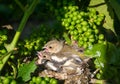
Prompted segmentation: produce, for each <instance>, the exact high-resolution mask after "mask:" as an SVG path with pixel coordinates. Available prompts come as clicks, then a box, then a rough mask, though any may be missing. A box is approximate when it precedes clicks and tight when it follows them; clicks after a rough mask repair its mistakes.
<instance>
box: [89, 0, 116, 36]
mask: <svg viewBox="0 0 120 84" xmlns="http://www.w3.org/2000/svg"><path fill="white" fill-rule="evenodd" d="M89 7H94V8H95V9H96V10H97V11H98V12H99V13H103V14H104V15H105V22H104V24H103V27H104V28H106V29H110V30H112V31H113V32H114V33H115V30H114V21H113V20H114V13H113V10H112V7H111V6H110V4H109V3H106V2H105V0H91V1H90V4H89ZM115 34H116V33H115Z"/></svg>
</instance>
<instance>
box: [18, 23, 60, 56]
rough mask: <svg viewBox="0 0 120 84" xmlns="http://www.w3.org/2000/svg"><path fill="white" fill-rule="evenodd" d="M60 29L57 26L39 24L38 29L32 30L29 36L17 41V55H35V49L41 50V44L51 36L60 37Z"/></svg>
mask: <svg viewBox="0 0 120 84" xmlns="http://www.w3.org/2000/svg"><path fill="white" fill-rule="evenodd" d="M61 33H62V29H61V28H59V27H56V25H55V27H52V28H51V27H50V26H49V27H48V26H46V25H44V24H41V25H40V26H39V28H38V29H36V30H35V31H33V32H32V33H31V35H30V37H28V38H26V39H24V40H23V41H20V42H19V43H18V48H19V55H22V56H27V55H35V53H36V51H38V50H41V49H42V47H43V45H44V44H45V43H46V42H47V41H49V40H51V39H52V38H57V39H58V38H60V37H62V34H61Z"/></svg>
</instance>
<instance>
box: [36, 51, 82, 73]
mask: <svg viewBox="0 0 120 84" xmlns="http://www.w3.org/2000/svg"><path fill="white" fill-rule="evenodd" d="M58 55H64V54H57V55H56V54H50V53H47V52H44V51H41V52H38V57H39V59H38V63H40V62H41V63H40V64H43V65H44V66H45V67H46V68H47V69H51V70H53V71H57V72H62V73H67V74H73V73H74V74H76V73H77V74H78V73H79V74H80V73H81V71H80V67H79V65H80V64H81V62H82V60H81V58H80V57H79V56H73V55H71V54H70V53H67V55H69V56H65V55H66V54H65V55H64V56H58ZM39 61H40V62H39Z"/></svg>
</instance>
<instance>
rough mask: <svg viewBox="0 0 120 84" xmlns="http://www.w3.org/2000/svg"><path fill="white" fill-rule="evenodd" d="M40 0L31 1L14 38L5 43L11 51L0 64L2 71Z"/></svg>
mask: <svg viewBox="0 0 120 84" xmlns="http://www.w3.org/2000/svg"><path fill="white" fill-rule="evenodd" d="M38 2H39V0H33V2H32V3H31V5H30V6H29V8H28V9H27V10H26V11H25V12H24V15H23V18H22V20H21V22H20V25H19V27H18V29H17V31H16V33H15V36H14V38H13V40H12V42H11V43H10V44H8V45H5V47H6V49H7V51H8V52H10V53H9V54H7V55H6V56H5V57H4V58H3V59H2V63H1V64H0V71H1V70H2V69H3V67H4V65H5V63H6V62H7V60H8V59H9V57H10V55H11V54H12V52H11V51H14V48H15V46H16V44H17V42H18V40H19V37H20V35H21V33H22V31H23V28H24V26H25V24H26V22H27V20H28V18H29V16H30V15H31V14H32V13H33V11H34V9H35V7H36V5H37V4H38Z"/></svg>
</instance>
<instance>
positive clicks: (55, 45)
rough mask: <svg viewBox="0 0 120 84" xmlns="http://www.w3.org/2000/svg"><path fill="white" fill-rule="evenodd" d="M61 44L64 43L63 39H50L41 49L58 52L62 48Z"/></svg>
mask: <svg viewBox="0 0 120 84" xmlns="http://www.w3.org/2000/svg"><path fill="white" fill-rule="evenodd" d="M63 45H64V42H63V41H58V40H51V41H49V42H47V43H46V44H45V45H44V47H43V49H44V50H45V51H46V52H50V53H58V52H60V51H61V50H62V48H63Z"/></svg>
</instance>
